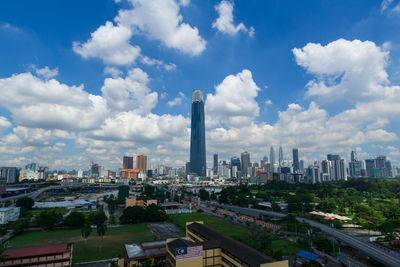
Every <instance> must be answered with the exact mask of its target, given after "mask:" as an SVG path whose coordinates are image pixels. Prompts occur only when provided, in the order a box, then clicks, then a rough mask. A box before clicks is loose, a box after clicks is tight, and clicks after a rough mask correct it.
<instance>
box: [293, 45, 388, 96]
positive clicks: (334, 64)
mask: <svg viewBox="0 0 400 267" xmlns="http://www.w3.org/2000/svg"><path fill="white" fill-rule="evenodd" d="M293 53H294V55H295V58H296V62H297V64H299V65H300V66H302V67H304V68H305V69H306V70H307V71H308V72H309V73H311V74H315V75H316V76H317V78H316V79H314V80H311V81H310V82H309V83H308V84H307V96H310V97H319V98H320V99H321V100H323V101H333V100H338V99H344V100H346V101H350V102H354V101H358V100H365V99H368V98H375V97H376V96H377V95H380V94H381V91H382V87H383V86H384V85H387V84H388V83H389V80H388V74H387V72H386V70H385V67H386V66H387V61H388V58H389V53H388V52H387V51H383V50H382V49H381V48H380V47H379V46H377V45H376V44H375V43H373V42H370V41H364V42H362V41H360V40H354V41H348V40H344V39H339V40H337V41H334V42H331V43H329V44H327V45H326V46H323V45H321V44H315V43H308V44H307V45H306V46H304V47H303V48H294V49H293Z"/></svg>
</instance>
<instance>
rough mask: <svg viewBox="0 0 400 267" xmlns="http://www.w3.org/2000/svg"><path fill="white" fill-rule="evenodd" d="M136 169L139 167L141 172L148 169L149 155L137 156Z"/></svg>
mask: <svg viewBox="0 0 400 267" xmlns="http://www.w3.org/2000/svg"><path fill="white" fill-rule="evenodd" d="M136 169H138V170H139V172H141V171H144V172H146V171H147V156H143V155H137V156H136Z"/></svg>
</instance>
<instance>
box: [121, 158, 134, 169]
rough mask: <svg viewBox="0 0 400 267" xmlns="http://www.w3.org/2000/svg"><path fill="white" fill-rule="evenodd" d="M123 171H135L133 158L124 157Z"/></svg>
mask: <svg viewBox="0 0 400 267" xmlns="http://www.w3.org/2000/svg"><path fill="white" fill-rule="evenodd" d="M122 169H133V157H128V156H124V159H123V160H122Z"/></svg>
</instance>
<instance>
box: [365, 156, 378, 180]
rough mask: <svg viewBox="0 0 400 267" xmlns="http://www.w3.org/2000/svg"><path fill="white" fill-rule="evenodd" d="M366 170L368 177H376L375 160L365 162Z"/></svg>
mask: <svg viewBox="0 0 400 267" xmlns="http://www.w3.org/2000/svg"><path fill="white" fill-rule="evenodd" d="M365 169H366V172H367V173H366V174H367V177H376V176H375V159H366V160H365Z"/></svg>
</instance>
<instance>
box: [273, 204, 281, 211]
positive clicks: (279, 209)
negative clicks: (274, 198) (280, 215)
mask: <svg viewBox="0 0 400 267" xmlns="http://www.w3.org/2000/svg"><path fill="white" fill-rule="evenodd" d="M271 206H272V211H276V212H280V211H281V207H280V206H279V205H278V203H276V202H272V205H271Z"/></svg>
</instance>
